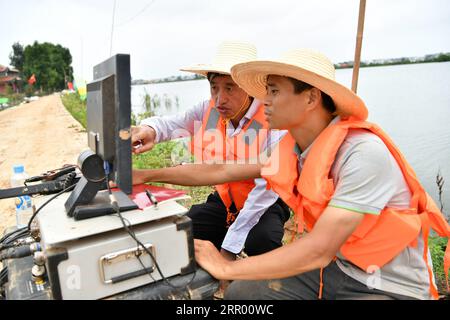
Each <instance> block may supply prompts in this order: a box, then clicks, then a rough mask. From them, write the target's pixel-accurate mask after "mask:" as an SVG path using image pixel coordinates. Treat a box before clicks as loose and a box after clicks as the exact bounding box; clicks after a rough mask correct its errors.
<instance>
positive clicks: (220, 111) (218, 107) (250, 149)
mask: <svg viewBox="0 0 450 320" xmlns="http://www.w3.org/2000/svg"><path fill="white" fill-rule="evenodd" d="M254 59H256V48H255V46H254V45H252V44H249V43H246V42H236V41H227V42H224V43H222V44H221V45H220V47H219V49H218V51H217V54H216V56H215V58H214V60H213V62H212V63H211V64H200V65H194V66H191V67H186V68H183V69H182V70H183V71H189V72H193V73H196V74H200V75H203V76H206V77H207V79H208V80H209V83H210V88H211V99H210V100H208V101H204V102H202V103H200V104H199V105H197V106H195V107H193V108H192V109H190V110H188V111H187V112H186V113H184V114H182V115H176V116H172V117H153V118H150V119H146V120H144V121H143V122H142V125H141V126H140V127H137V128H134V129H133V131H132V141H133V142H136V141H142V142H143V143H142V146H141V147H140V148H137V149H136V150H135V153H142V152H145V151H147V150H150V149H151V148H152V147H153V145H154V144H155V143H158V142H161V141H166V140H169V139H173V138H179V137H181V136H193V139H192V141H193V143H192V148H193V150H192V152H193V153H194V155H195V157H196V161H205V160H214V161H215V160H218V159H220V160H245V159H248V158H249V157H252V154H254V155H257V154H259V153H260V152H261V151H262V150H265V149H266V148H267V147H268V146H271V145H273V144H275V143H277V142H278V141H279V139H280V137H281V136H282V135H283V132H269V130H267V122H266V121H265V119H264V106H263V105H262V103H261V102H260V101H258V100H256V99H254V98H253V97H251V96H249V95H248V94H247V93H246V92H245V91H243V90H242V89H240V88H239V87H238V86H237V85H236V84H235V83H234V81H233V80H232V79H231V76H230V69H231V67H232V66H233V65H234V64H236V63H240V62H245V61H249V60H254ZM284 133H285V132H284ZM224 141H225V142H224ZM211 157H212V158H213V159H211ZM145 173H146V170H136V171H134V172H133V183H142V182H146V181H148V179H147V178H146V174H145ZM199 175H202V174H201V173H199ZM187 215H188V216H189V217H190V218H191V219H192V221H193V229H194V237H195V238H197V239H206V240H210V241H211V242H213V243H214V245H215V246H216V247H217V248H218V249H221V252H222V255H223V256H224V257H226V258H227V259H234V258H235V256H236V254H238V253H240V252H241V251H242V250H243V249H245V252H246V253H247V254H248V255H256V254H261V253H264V252H267V251H270V250H272V249H275V248H277V247H279V246H281V244H282V243H281V240H282V237H283V234H284V223H285V222H286V221H287V219H288V218H289V215H290V212H289V208H288V207H287V206H286V205H285V204H284V203H283V202H282V201H281V200H280V199H279V197H278V195H277V194H276V193H274V192H273V191H271V190H267V188H266V182H265V180H263V179H250V180H245V181H238V182H233V183H228V184H218V185H216V192H214V193H213V194H211V195H209V196H208V199H207V201H206V202H205V203H203V204H199V205H194V206H193V207H192V208H191V209H190V211H189V212H188V214H187Z"/></svg>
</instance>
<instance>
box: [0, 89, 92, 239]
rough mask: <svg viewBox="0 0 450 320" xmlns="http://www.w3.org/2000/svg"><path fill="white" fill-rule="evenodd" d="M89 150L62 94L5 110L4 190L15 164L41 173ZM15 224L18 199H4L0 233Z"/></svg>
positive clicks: (0, 149) (1, 146) (0, 170)
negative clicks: (62, 100)
mask: <svg viewBox="0 0 450 320" xmlns="http://www.w3.org/2000/svg"><path fill="white" fill-rule="evenodd" d="M85 149H87V137H86V132H85V131H84V129H83V127H82V126H81V125H80V124H79V123H78V122H77V121H76V120H75V119H74V118H73V117H72V116H71V115H70V114H69V113H68V112H67V110H66V109H65V108H64V106H63V104H62V102H61V98H60V97H59V95H51V96H47V97H42V98H41V99H39V100H38V101H34V102H31V103H28V104H24V105H21V106H18V107H14V108H10V109H7V110H4V111H1V112H0V189H3V188H7V187H9V183H10V182H9V180H10V177H11V175H12V170H13V169H12V168H13V166H14V165H15V164H23V165H24V166H25V170H26V171H27V173H28V174H29V175H30V176H32V175H38V174H41V173H44V172H46V171H48V170H52V169H56V168H60V167H62V166H63V165H64V164H69V163H70V164H75V163H76V161H77V158H78V155H79V154H80V152H82V151H83V150H85ZM15 223H16V221H15V211H14V200H13V199H5V200H0V234H2V233H3V230H4V228H6V227H8V226H12V225H15Z"/></svg>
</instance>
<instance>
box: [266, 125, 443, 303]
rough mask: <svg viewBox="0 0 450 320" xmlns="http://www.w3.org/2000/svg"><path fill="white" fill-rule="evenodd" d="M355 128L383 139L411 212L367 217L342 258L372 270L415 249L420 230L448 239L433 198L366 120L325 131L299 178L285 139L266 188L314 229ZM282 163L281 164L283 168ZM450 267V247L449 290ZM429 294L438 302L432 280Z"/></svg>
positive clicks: (383, 136)
mask: <svg viewBox="0 0 450 320" xmlns="http://www.w3.org/2000/svg"><path fill="white" fill-rule="evenodd" d="M351 129H366V130H369V131H370V132H372V133H373V134H375V135H377V136H378V137H380V139H381V140H382V141H383V142H384V144H385V145H386V146H387V148H388V149H389V151H390V153H391V154H392V156H393V157H394V158H395V160H396V161H397V163H398V165H399V167H400V169H401V171H402V173H403V176H404V178H405V181H406V183H407V184H408V187H409V189H410V190H411V195H412V197H411V203H410V208H409V209H393V208H385V209H384V210H382V212H381V214H380V215H379V216H376V215H370V214H366V215H365V216H364V219H363V221H362V222H361V224H360V225H359V226H358V227H357V228H356V230H355V231H354V232H353V233H352V235H351V236H350V237H349V238H348V239H347V241H346V242H345V243H344V244H343V245H342V247H341V249H340V251H341V253H342V254H343V256H344V257H345V258H346V259H348V260H349V261H351V262H352V263H353V264H355V265H357V266H358V267H359V268H361V269H362V270H365V271H367V270H370V269H372V268H373V267H374V266H376V267H378V268H381V267H383V266H384V265H385V264H386V263H388V262H389V261H391V260H392V259H393V258H394V257H395V256H397V255H398V254H399V253H400V252H401V251H403V250H404V249H405V248H406V247H407V246H408V245H414V244H415V242H416V240H417V237H418V235H419V233H420V230H421V229H422V230H423V236H424V237H426V235H427V234H428V227H431V228H432V229H434V230H435V231H436V232H437V233H438V234H439V235H440V236H443V237H450V226H449V225H448V223H447V222H446V220H445V218H444V216H443V215H442V213H441V212H440V210H439V209H438V208H437V206H436V204H435V203H434V201H433V200H432V199H431V197H430V196H429V195H428V194H427V193H426V192H425V190H424V189H423V187H422V186H421V184H420V183H419V181H418V179H417V177H416V175H415V173H414V171H413V169H412V168H411V166H410V165H409V164H408V163H407V161H406V159H405V158H404V157H403V155H402V154H401V153H400V151H399V150H398V149H397V147H396V146H395V145H394V143H393V142H392V141H391V139H390V138H389V137H388V136H387V135H386V134H385V133H384V132H383V131H382V130H381V129H380V128H379V127H378V126H376V125H374V124H371V123H369V122H365V121H358V120H354V119H347V120H342V121H339V122H338V123H336V124H334V125H331V126H329V127H327V128H326V129H325V130H324V131H323V132H322V133H321V134H320V135H319V136H318V137H317V139H316V140H315V141H314V144H313V145H312V146H311V150H310V151H309V154H308V156H307V158H306V161H305V163H304V166H303V168H302V172H301V174H300V177H299V173H298V164H297V162H298V158H297V155H296V154H295V152H294V149H293V148H294V147H295V141H294V140H293V138H292V136H290V135H286V136H285V137H284V138H283V140H282V141H281V142H280V143H279V145H278V146H277V147H278V148H279V153H281V154H283V157H282V160H281V159H280V157H271V158H270V159H269V161H268V162H267V164H266V166H265V167H264V168H263V169H262V171H261V174H262V176H263V177H264V178H265V179H266V180H267V182H268V187H269V186H270V187H272V189H273V190H274V191H275V192H277V193H278V194H279V195H280V197H281V198H282V199H283V200H284V201H285V202H286V204H287V205H289V206H290V207H291V208H292V209H293V210H294V212H295V213H296V220H297V223H298V225H299V228H300V230H301V228H302V227H303V225H305V226H306V228H307V230H311V229H312V228H313V227H314V225H315V223H316V222H317V220H318V219H319V218H320V215H321V214H322V212H323V211H324V210H325V208H326V207H327V205H328V202H329V201H330V200H331V198H332V196H333V194H334V183H333V179H330V178H329V173H330V170H331V166H332V165H333V163H334V160H335V157H336V153H337V151H338V150H339V148H340V146H341V144H342V143H343V141H344V139H345V138H346V136H347V134H348V130H351ZM280 161H283V163H282V165H281V163H280ZM427 240H428V239H424V244H425V249H424V259H425V261H426V262H427V266H428V269H429V272H430V279H431V278H432V276H431V268H430V266H429V264H428V261H427V251H428V247H427ZM449 267H450V246H448V245H447V250H446V253H445V258H444V268H445V274H446V279H447V287H448V268H449ZM430 292H431V294H432V295H433V296H434V297H435V298H436V296H437V291H436V288H435V287H434V285H433V282H432V281H430Z"/></svg>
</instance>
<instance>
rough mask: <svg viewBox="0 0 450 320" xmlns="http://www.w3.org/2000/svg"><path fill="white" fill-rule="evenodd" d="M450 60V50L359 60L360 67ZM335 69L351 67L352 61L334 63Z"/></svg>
mask: <svg viewBox="0 0 450 320" xmlns="http://www.w3.org/2000/svg"><path fill="white" fill-rule="evenodd" d="M446 61H450V52H447V53H436V54H428V55H426V56H423V57H413V58H409V57H402V58H394V59H378V60H371V61H361V63H360V67H361V68H364V67H380V66H394V65H400V64H414V63H429V62H446ZM334 66H335V68H336V69H347V68H353V61H346V62H340V63H337V64H335V65H334Z"/></svg>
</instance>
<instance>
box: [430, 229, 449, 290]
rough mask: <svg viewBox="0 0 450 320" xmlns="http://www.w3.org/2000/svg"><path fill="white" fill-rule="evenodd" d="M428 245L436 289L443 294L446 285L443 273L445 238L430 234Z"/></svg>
mask: <svg viewBox="0 0 450 320" xmlns="http://www.w3.org/2000/svg"><path fill="white" fill-rule="evenodd" d="M428 246H429V249H430V254H431V260H432V261H433V271H434V276H435V278H436V285H437V287H438V291H439V292H440V293H441V294H443V295H445V294H446V291H447V285H446V282H445V273H444V254H445V248H446V246H447V239H446V238H441V237H438V236H430V237H429V238H428Z"/></svg>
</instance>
